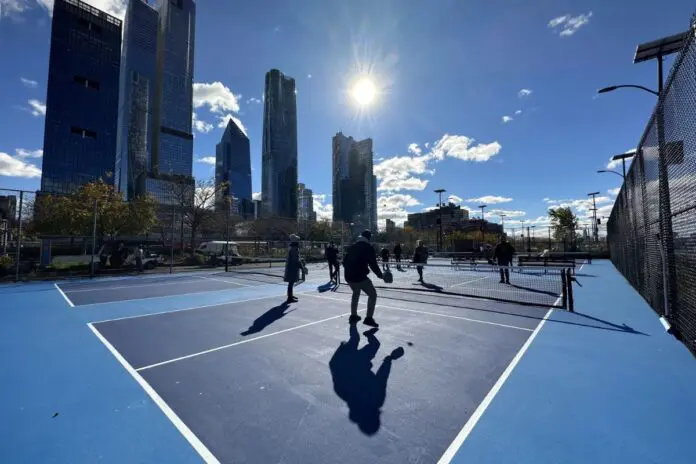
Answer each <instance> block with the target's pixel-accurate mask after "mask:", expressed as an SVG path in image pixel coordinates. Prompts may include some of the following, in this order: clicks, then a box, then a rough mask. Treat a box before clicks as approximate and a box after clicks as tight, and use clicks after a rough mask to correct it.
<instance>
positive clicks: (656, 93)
mask: <svg viewBox="0 0 696 464" xmlns="http://www.w3.org/2000/svg"><path fill="white" fill-rule="evenodd" d="M625 88H632V89H640V90H644V91H646V92H649V93H651V94H653V95H655V96H656V97H659V96H660V94H659V93H658V92H655V91H654V90H652V89H649V88H647V87H644V86H642V85H634V84H623V85H610V86H609V87H604V88H602V89H599V90H598V91H597V93H608V92H613V91H614V90H616V89H625Z"/></svg>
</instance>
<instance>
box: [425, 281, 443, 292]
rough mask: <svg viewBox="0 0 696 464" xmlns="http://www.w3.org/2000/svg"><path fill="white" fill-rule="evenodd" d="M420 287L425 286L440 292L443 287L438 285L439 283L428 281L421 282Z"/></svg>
mask: <svg viewBox="0 0 696 464" xmlns="http://www.w3.org/2000/svg"><path fill="white" fill-rule="evenodd" d="M421 287H425V288H427V289H428V290H432V291H434V292H438V293H441V292H442V290H443V287H440V286H439V285H435V284H431V283H428V282H421Z"/></svg>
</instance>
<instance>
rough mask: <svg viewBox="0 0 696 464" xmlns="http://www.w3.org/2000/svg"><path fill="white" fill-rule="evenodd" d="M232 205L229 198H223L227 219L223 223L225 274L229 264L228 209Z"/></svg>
mask: <svg viewBox="0 0 696 464" xmlns="http://www.w3.org/2000/svg"><path fill="white" fill-rule="evenodd" d="M231 208H232V204H231V202H230V197H229V196H227V197H225V209H226V210H227V218H226V221H225V272H227V271H229V262H230V209H231Z"/></svg>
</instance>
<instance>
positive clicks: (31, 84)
mask: <svg viewBox="0 0 696 464" xmlns="http://www.w3.org/2000/svg"><path fill="white" fill-rule="evenodd" d="M2 1H3V0H0V2H2ZM19 80H20V81H22V84H24V86H25V87H29V88H30V89H35V88H36V87H37V86H38V85H39V83H38V82H36V81H33V80H31V79H27V78H26V77H20V78H19Z"/></svg>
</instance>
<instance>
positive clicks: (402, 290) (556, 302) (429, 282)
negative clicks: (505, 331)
mask: <svg viewBox="0 0 696 464" xmlns="http://www.w3.org/2000/svg"><path fill="white" fill-rule="evenodd" d="M418 268H421V270H422V276H423V280H422V281H420V280H419V277H420V275H419V272H418V271H419V269H418ZM503 269H505V268H503ZM389 270H390V271H391V273H392V275H393V282H392V283H386V282H384V281H382V280H381V279H377V278H375V277H374V276H372V277H371V278H372V281H373V283H374V285H375V287H376V288H378V289H379V290H380V291H379V293H380V296H382V297H386V298H389V297H390V296H394V295H395V294H401V296H403V295H405V294H408V298H409V299H411V300H414V301H422V302H427V303H434V304H437V299H438V298H449V297H474V298H485V299H490V300H497V301H505V302H511V303H518V304H524V305H533V306H544V307H558V308H565V307H566V306H567V295H566V294H565V289H566V269H565V268H561V267H545V268H532V269H530V268H524V267H518V266H511V267H509V268H507V270H508V274H509V283H506V282H503V281H502V280H503V279H504V277H505V275H503V276H501V273H500V270H501V267H499V266H496V265H489V264H475V263H473V264H455V265H441V264H425V265H416V264H413V263H403V264H401V265H399V266H396V265H394V264H390V265H389ZM344 287H345V288H343V291H349V290H350V289H349V288H348V287H347V286H344Z"/></svg>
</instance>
